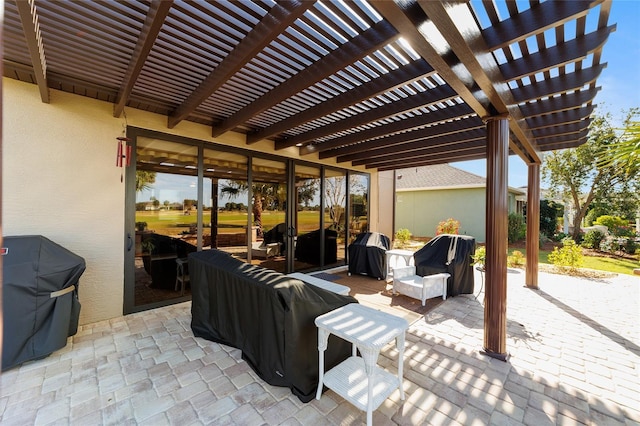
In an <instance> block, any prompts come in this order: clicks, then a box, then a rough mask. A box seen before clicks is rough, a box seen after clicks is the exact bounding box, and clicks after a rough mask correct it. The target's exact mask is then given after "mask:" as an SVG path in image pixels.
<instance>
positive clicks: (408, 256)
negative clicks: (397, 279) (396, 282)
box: [385, 249, 414, 282]
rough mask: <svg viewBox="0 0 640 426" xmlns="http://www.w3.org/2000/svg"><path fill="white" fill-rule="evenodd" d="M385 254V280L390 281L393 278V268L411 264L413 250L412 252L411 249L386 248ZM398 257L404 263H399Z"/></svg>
mask: <svg viewBox="0 0 640 426" xmlns="http://www.w3.org/2000/svg"><path fill="white" fill-rule="evenodd" d="M385 254H386V264H387V282H389V281H391V279H392V278H393V268H398V267H400V266H412V265H413V254H414V252H412V251H411V250H398V249H394V250H387V251H386V253H385ZM400 259H402V260H403V261H404V265H400V262H399V260H400Z"/></svg>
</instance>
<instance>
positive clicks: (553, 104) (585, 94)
mask: <svg viewBox="0 0 640 426" xmlns="http://www.w3.org/2000/svg"><path fill="white" fill-rule="evenodd" d="M598 91H599V88H597V87H594V88H591V89H587V90H581V91H579V92H573V93H571V94H569V95H562V96H557V97H555V98H550V99H547V100H546V101H545V102H533V103H530V104H525V105H521V106H520V111H522V115H524V116H525V118H530V117H534V116H537V115H545V114H551V113H553V112H560V111H565V110H568V109H576V108H579V107H581V106H582V105H583V104H587V103H590V102H592V101H593V98H594V97H595V96H596V94H597V93H598Z"/></svg>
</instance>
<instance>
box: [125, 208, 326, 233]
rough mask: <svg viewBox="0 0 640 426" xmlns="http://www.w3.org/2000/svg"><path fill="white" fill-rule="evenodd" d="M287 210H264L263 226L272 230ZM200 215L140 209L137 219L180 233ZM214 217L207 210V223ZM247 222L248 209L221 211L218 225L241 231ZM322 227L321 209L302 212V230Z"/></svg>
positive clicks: (152, 228)
mask: <svg viewBox="0 0 640 426" xmlns="http://www.w3.org/2000/svg"><path fill="white" fill-rule="evenodd" d="M284 218H285V213H284V212H283V211H264V212H262V226H263V228H264V229H265V230H269V229H271V228H273V227H274V226H276V225H277V224H279V223H283V222H284ZM324 220H325V225H326V227H329V225H330V224H331V218H330V217H329V215H328V214H327V215H325V219H324ZM197 221H198V215H197V214H196V212H195V211H192V212H191V214H188V215H185V214H183V213H182V211H180V210H169V211H166V210H160V211H144V212H136V222H147V229H148V230H150V231H155V232H157V233H161V234H169V233H173V234H179V233H181V232H182V231H185V230H188V228H189V225H195V224H196V223H197ZM210 221H211V212H210V211H205V212H204V213H203V222H204V224H205V227H206V226H207V224H208V223H210ZM246 226H247V213H246V212H219V213H218V229H219V232H220V233H237V232H238V231H239V229H241V228H244V227H246ZM319 227H320V213H319V212H317V211H302V212H298V234H305V233H307V232H310V231H315V230H317V229H319Z"/></svg>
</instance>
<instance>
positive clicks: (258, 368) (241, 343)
mask: <svg viewBox="0 0 640 426" xmlns="http://www.w3.org/2000/svg"><path fill="white" fill-rule="evenodd" d="M189 271H190V278H191V291H192V305H191V314H192V321H191V329H192V330H193V333H194V335H195V336H197V337H203V338H205V339H207V340H212V341H214V342H219V343H223V344H225V345H228V346H233V347H235V348H238V349H240V350H241V351H242V358H243V359H244V360H245V361H247V363H248V364H249V365H250V366H251V368H253V370H254V371H255V372H256V373H257V374H258V375H259V376H260V377H261V378H262V379H263V380H264V381H266V382H267V383H269V384H271V385H274V386H286V387H289V388H290V389H291V391H292V392H293V394H294V395H296V396H297V397H298V398H299V399H300V400H301V401H303V402H308V401H310V400H311V399H313V398H314V397H315V393H316V389H317V387H318V329H317V327H316V325H315V323H314V320H315V318H316V317H317V316H319V315H322V314H324V313H326V312H329V311H332V310H334V309H337V308H339V307H341V306H344V305H346V304H349V303H358V302H357V300H356V299H355V298H353V297H351V296H341V295H339V294H336V293H333V292H330V291H327V290H323V289H321V288H318V287H315V286H313V285H310V284H305V283H303V282H302V281H300V280H297V279H293V278H290V277H287V276H285V275H283V274H280V273H278V272H275V271H272V270H269V269H265V268H261V267H259V266H255V265H250V264H247V263H244V262H242V261H240V260H238V259H235V258H233V257H231V256H230V255H228V254H227V253H224V252H221V251H218V250H206V251H201V252H198V253H192V254H190V255H189ZM350 354H351V345H350V344H348V343H347V342H346V341H344V340H342V339H339V338H337V337H335V336H333V335H332V336H330V338H329V344H328V347H327V350H326V351H325V368H326V369H329V368H332V367H334V366H335V365H337V364H339V363H340V362H341V361H343V360H344V359H346V358H348V357H349V355H350Z"/></svg>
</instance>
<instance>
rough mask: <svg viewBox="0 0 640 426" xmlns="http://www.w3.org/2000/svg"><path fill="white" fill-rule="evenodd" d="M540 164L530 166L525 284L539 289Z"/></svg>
mask: <svg viewBox="0 0 640 426" xmlns="http://www.w3.org/2000/svg"><path fill="white" fill-rule="evenodd" d="M539 241H540V164H529V174H528V185H527V270H526V275H525V283H526V285H527V287H529V288H534V289H537V288H538V262H539V253H538V251H539V249H540V243H539Z"/></svg>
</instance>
